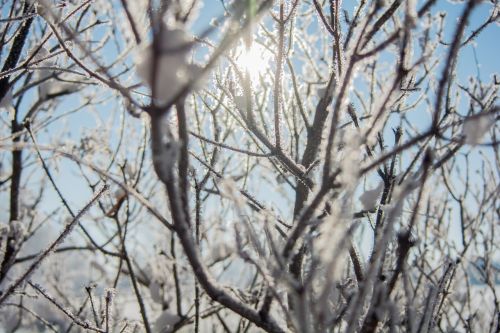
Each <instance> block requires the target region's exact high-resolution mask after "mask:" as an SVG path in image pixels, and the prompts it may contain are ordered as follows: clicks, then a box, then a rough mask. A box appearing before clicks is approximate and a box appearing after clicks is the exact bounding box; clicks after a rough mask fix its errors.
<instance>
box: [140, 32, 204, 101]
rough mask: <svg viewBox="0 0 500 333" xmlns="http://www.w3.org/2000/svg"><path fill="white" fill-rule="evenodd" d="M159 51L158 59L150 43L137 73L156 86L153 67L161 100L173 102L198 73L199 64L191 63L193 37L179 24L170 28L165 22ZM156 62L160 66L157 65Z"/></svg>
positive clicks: (146, 81) (157, 93)
mask: <svg viewBox="0 0 500 333" xmlns="http://www.w3.org/2000/svg"><path fill="white" fill-rule="evenodd" d="M158 42H159V54H158V55H157V59H156V63H155V61H154V54H153V46H152V45H149V46H147V47H146V48H145V50H144V51H143V52H140V56H139V58H138V61H137V67H136V70H137V75H138V76H139V77H140V78H141V79H142V80H143V81H144V82H145V83H146V84H147V85H148V86H149V87H150V88H152V86H153V85H152V84H151V80H152V74H153V71H154V73H155V76H156V80H155V81H156V82H155V88H156V95H157V98H158V99H159V101H160V102H161V103H163V104H165V103H169V102H171V101H172V99H173V98H174V97H175V96H176V95H177V94H178V93H180V92H181V90H182V89H183V88H184V87H185V86H186V85H187V84H188V83H189V82H190V81H191V80H192V78H194V77H196V75H197V73H198V72H199V67H198V66H196V65H193V64H189V63H188V60H187V58H188V53H189V51H190V49H191V46H190V42H191V41H190V38H188V35H187V34H186V32H185V31H184V30H182V29H179V28H174V29H169V28H167V27H166V26H164V28H163V31H162V34H161V36H160V37H159V41H158ZM155 64H156V68H153V66H154V65H155Z"/></svg>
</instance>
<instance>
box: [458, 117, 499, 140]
mask: <svg viewBox="0 0 500 333" xmlns="http://www.w3.org/2000/svg"><path fill="white" fill-rule="evenodd" d="M493 124H494V119H493V117H492V116H491V115H479V116H474V117H470V118H468V119H467V120H465V123H464V127H463V134H464V136H465V143H468V144H470V145H477V144H479V143H481V139H482V138H483V136H484V135H485V134H486V133H487V132H488V131H489V130H490V128H491V126H493Z"/></svg>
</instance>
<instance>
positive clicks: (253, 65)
mask: <svg viewBox="0 0 500 333" xmlns="http://www.w3.org/2000/svg"><path fill="white" fill-rule="evenodd" d="M239 49H240V52H239V55H238V56H237V58H236V64H237V65H238V67H239V69H240V70H242V71H244V72H247V71H248V74H249V75H250V78H251V80H252V82H254V81H257V80H258V79H259V76H260V75H263V74H264V72H265V71H266V69H267V68H268V67H269V52H268V51H267V50H266V49H265V48H264V47H262V46H260V45H259V44H256V43H253V45H252V47H251V48H250V49H248V50H247V49H246V48H245V47H244V46H241V47H240V48H239Z"/></svg>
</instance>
